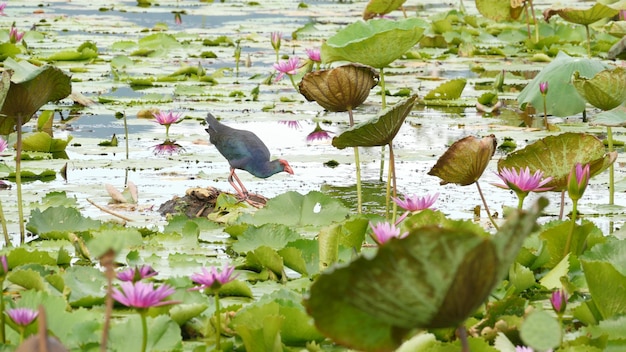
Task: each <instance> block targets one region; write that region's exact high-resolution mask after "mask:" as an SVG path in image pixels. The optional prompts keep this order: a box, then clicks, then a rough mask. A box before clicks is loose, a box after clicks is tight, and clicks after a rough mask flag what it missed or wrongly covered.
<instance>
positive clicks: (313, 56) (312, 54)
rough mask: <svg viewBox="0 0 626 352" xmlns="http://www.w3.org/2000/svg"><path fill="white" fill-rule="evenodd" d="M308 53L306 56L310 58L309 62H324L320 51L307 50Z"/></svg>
mask: <svg viewBox="0 0 626 352" xmlns="http://www.w3.org/2000/svg"><path fill="white" fill-rule="evenodd" d="M305 51H306V55H307V56H308V57H309V60H311V61H313V62H321V61H322V56H321V53H320V49H316V48H313V49H305Z"/></svg>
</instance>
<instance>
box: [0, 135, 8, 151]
mask: <svg viewBox="0 0 626 352" xmlns="http://www.w3.org/2000/svg"><path fill="white" fill-rule="evenodd" d="M8 146H9V143H8V142H7V141H5V140H4V138H2V137H0V153H2V152H3V151H4V150H5V149H7V147H8Z"/></svg>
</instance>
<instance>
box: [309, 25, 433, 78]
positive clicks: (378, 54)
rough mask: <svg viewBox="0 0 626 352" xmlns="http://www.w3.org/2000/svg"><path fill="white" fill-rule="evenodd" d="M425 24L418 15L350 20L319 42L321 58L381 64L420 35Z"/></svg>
mask: <svg viewBox="0 0 626 352" xmlns="http://www.w3.org/2000/svg"><path fill="white" fill-rule="evenodd" d="M426 27H428V24H427V23H426V22H425V21H423V20H421V19H418V18H410V19H405V20H400V21H391V20H387V19H376V20H371V21H367V22H363V21H357V22H354V23H352V24H350V25H348V26H346V27H344V28H343V29H341V30H340V31H339V32H337V33H336V34H335V35H333V36H332V37H330V38H328V39H327V40H326V42H324V44H322V49H321V56H322V62H324V63H330V62H334V61H350V62H358V63H361V64H364V65H368V66H372V67H375V68H384V67H385V66H387V65H389V64H390V63H392V62H393V61H395V60H397V59H398V58H400V56H402V55H403V54H404V53H406V52H407V51H408V50H409V49H411V48H412V47H413V46H414V45H415V44H416V43H417V42H419V40H420V39H421V38H422V34H423V33H424V29H425V28H426Z"/></svg>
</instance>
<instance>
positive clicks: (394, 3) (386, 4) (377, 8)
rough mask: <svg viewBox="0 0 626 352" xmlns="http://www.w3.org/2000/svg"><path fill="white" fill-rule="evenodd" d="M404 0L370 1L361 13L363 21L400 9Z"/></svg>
mask: <svg viewBox="0 0 626 352" xmlns="http://www.w3.org/2000/svg"><path fill="white" fill-rule="evenodd" d="M405 2H406V0H370V1H369V2H368V3H367V6H366V7H365V11H363V19H364V20H369V19H372V18H374V17H376V16H382V15H385V14H388V13H389V12H391V11H394V10H397V9H399V8H401V7H402V5H403V4H404V3H405Z"/></svg>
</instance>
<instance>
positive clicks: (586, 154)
mask: <svg viewBox="0 0 626 352" xmlns="http://www.w3.org/2000/svg"><path fill="white" fill-rule="evenodd" d="M616 158H617V153H616V152H613V153H606V149H605V147H604V143H602V141H601V140H600V139H598V138H597V137H595V136H593V135H590V134H586V133H573V132H568V133H562V134H559V135H556V136H548V137H545V138H542V139H540V140H538V141H536V142H534V143H532V144H529V145H527V146H526V147H525V148H523V149H520V150H517V151H515V152H513V153H511V154H509V155H507V157H506V158H504V159H500V160H499V161H498V170H502V169H503V168H512V167H514V168H516V169H521V168H525V167H526V166H528V168H529V169H530V172H531V173H534V172H535V171H537V170H541V171H543V173H544V176H545V177H548V176H551V177H552V178H553V179H552V181H550V182H548V183H547V184H546V185H545V187H553V189H552V190H551V191H553V192H560V191H562V190H564V189H565V188H566V187H567V176H568V175H569V173H570V172H571V171H572V167H574V166H575V165H576V163H581V164H590V165H591V176H592V177H593V176H595V175H597V174H599V173H601V172H602V171H604V170H606V169H607V168H608V167H609V166H610V165H611V164H612V163H613V162H614V161H615V159H616Z"/></svg>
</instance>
